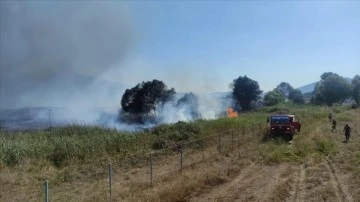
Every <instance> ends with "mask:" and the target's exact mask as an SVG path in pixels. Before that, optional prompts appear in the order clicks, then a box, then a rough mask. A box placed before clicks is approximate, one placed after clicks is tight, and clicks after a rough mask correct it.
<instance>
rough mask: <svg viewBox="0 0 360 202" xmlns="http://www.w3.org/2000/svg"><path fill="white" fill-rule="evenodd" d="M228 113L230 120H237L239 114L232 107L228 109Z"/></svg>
mask: <svg viewBox="0 0 360 202" xmlns="http://www.w3.org/2000/svg"><path fill="white" fill-rule="evenodd" d="M226 112H227V116H228V117H230V118H235V117H237V116H238V113H237V112H236V111H234V109H233V108H231V107H228V108H227V110H226Z"/></svg>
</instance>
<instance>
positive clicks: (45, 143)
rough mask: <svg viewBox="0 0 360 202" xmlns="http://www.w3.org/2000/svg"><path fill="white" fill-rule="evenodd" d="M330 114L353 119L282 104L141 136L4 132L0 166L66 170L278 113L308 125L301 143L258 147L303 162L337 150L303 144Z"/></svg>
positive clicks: (69, 129)
mask: <svg viewBox="0 0 360 202" xmlns="http://www.w3.org/2000/svg"><path fill="white" fill-rule="evenodd" d="M329 111H337V114H336V116H337V117H338V118H339V119H340V120H347V118H348V117H349V118H351V116H350V115H349V114H347V112H346V111H345V110H344V109H343V108H341V107H339V106H336V107H335V108H333V109H332V108H328V107H319V106H312V105H300V106H298V105H292V104H281V105H278V106H272V107H262V108H259V109H256V110H254V111H252V112H247V113H241V112H240V113H239V116H238V117H237V118H227V117H223V118H219V119H216V120H202V119H200V120H196V121H194V122H189V123H186V122H178V123H174V124H162V125H159V126H157V127H154V128H152V129H150V130H148V131H141V132H122V131H117V130H115V129H107V128H102V127H97V126H86V125H76V124H73V125H68V126H64V127H59V128H53V129H52V130H47V131H44V130H39V131H28V132H16V133H4V132H0V146H1V148H0V166H1V164H3V165H6V166H14V165H16V164H18V163H19V162H21V161H22V160H23V159H25V158H30V159H38V160H42V161H44V160H45V161H49V162H51V163H52V164H54V165H55V166H57V167H62V166H66V165H68V164H69V163H72V161H74V160H75V161H80V162H81V161H87V160H89V159H90V160H91V159H96V158H105V159H108V160H109V159H112V160H119V159H122V158H124V157H128V156H132V155H135V154H141V153H147V152H149V151H151V150H153V149H163V148H166V147H168V146H171V145H174V143H179V142H187V141H192V140H195V139H199V138H205V137H209V136H213V135H216V134H219V133H223V132H226V131H230V130H241V129H242V128H251V127H255V128H258V127H259V124H261V125H260V126H261V127H266V124H267V123H266V117H267V116H269V115H270V114H273V113H277V112H288V113H291V114H295V115H297V116H298V117H299V118H300V121H301V123H302V124H303V127H302V131H301V134H299V138H300V139H299V138H298V139H299V140H298V141H296V142H295V143H294V145H293V147H288V145H287V143H286V142H281V141H279V140H272V141H268V142H265V143H263V144H262V145H261V146H260V147H259V148H260V150H261V151H260V153H261V154H262V155H263V157H264V158H265V159H268V160H269V161H271V162H281V161H301V160H302V159H303V158H305V157H306V156H308V155H309V154H311V153H313V152H317V153H320V154H323V155H329V154H332V153H334V152H336V151H337V148H336V145H335V144H334V142H333V140H331V139H327V138H324V137H321V138H320V137H319V138H315V139H313V140H311V141H310V142H303V141H302V140H301V136H303V137H306V136H308V135H309V134H311V133H312V132H313V130H314V128H315V127H317V126H318V124H319V123H323V122H326V121H327V114H328V112H329ZM262 124H263V125H262ZM304 139H306V138H304Z"/></svg>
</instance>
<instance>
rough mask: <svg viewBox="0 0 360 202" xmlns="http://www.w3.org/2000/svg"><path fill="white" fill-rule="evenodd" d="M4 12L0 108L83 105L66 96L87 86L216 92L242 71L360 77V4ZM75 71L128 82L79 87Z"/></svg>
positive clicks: (25, 5)
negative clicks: (154, 84) (153, 83)
mask: <svg viewBox="0 0 360 202" xmlns="http://www.w3.org/2000/svg"><path fill="white" fill-rule="evenodd" d="M0 9H1V12H0V15H1V18H0V26H1V27H0V28H1V29H0V67H1V69H0V73H1V74H0V76H1V80H0V82H1V83H0V84H1V86H0V87H1V89H0V93H1V94H0V98H1V103H0V108H8V107H20V106H26V105H32V106H33V105H45V104H46V103H52V104H51V105H54V103H56V101H58V100H61V101H63V100H64V99H65V100H66V101H69V100H73V101H72V102H71V103H72V104H73V103H74V102H75V103H84V102H82V101H74V100H76V99H69V98H70V97H72V98H73V95H74V94H76V95H77V98H79V97H84V96H82V95H83V93H88V94H91V95H92V97H95V96H97V95H102V96H103V97H104V99H103V100H101V99H100V100H99V99H98V100H97V99H94V100H92V102H99V103H101V102H103V101H104V100H105V97H106V95H109V94H111V96H112V97H113V98H114V99H113V100H111V102H113V101H114V102H115V100H116V105H118V103H119V100H120V98H121V95H122V93H123V92H124V90H125V89H126V88H132V87H134V86H135V85H136V84H138V83H140V82H142V81H150V80H153V79H158V80H161V81H163V82H164V83H165V84H166V85H167V86H168V87H169V88H171V87H173V88H175V90H176V91H177V92H194V93H211V92H225V91H230V90H231V89H230V87H229V85H230V84H231V83H232V81H233V80H234V79H236V78H238V77H239V76H245V75H246V76H247V77H249V78H251V79H253V80H255V81H257V82H258V83H259V86H260V89H261V90H263V91H265V92H266V91H270V90H272V89H274V88H275V87H276V86H277V85H278V84H279V83H281V82H288V83H290V84H291V85H292V86H293V87H295V88H297V87H301V86H304V85H307V84H309V83H312V82H315V81H319V80H320V75H321V74H322V73H324V72H334V73H337V74H339V75H340V76H343V77H349V78H353V77H354V76H355V75H357V74H360V12H359V11H360V1H350V0H349V1H290V0H289V1H286V0H284V1H260V0H259V1H240V0H239V1H206V0H204V1H195V0H194V1H115V0H113V1H110V0H108V1H61V2H60V1H31V0H29V1H20V0H19V1H6V0H5V1H1V2H0ZM74 75H83V76H90V77H95V78H100V79H102V80H106V81H111V82H114V83H118V84H119V85H120V86H121V87H122V88H121V89H120V88H119V91H118V92H116V93H114V89H113V88H111V90H105V87H103V88H101V87H102V85H105V84H103V83H101V84H99V83H95V84H94V83H92V84H91V85H88V86H87V88H86V90H83V89H82V90H81V93H79V92H74V91H73V90H74V89H76V88H77V85H78V83H76V82H75V83H71V82H68V81H67V80H66V79H68V78H69V77H71V78H72V77H73V76H74ZM72 84H73V85H72ZM106 85H108V84H106ZM106 88H108V86H106ZM94 89H95V90H94ZM59 92H61V93H59ZM105 94H106V95H105ZM39 98H41V99H39ZM106 98H107V97H106ZM106 100H109V99H106Z"/></svg>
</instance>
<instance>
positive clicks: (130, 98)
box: [121, 79, 175, 116]
mask: <svg viewBox="0 0 360 202" xmlns="http://www.w3.org/2000/svg"><path fill="white" fill-rule="evenodd" d="M174 95H175V90H174V89H173V88H171V89H170V90H169V89H168V88H167V86H166V85H165V84H164V82H162V81H159V80H156V79H154V80H153V81H147V82H142V83H139V84H137V85H136V86H135V87H133V88H131V89H126V90H125V93H124V94H123V96H122V98H121V107H122V109H123V110H124V111H125V112H128V113H130V114H136V115H142V116H156V110H157V109H159V108H161V107H163V105H164V104H165V103H166V102H168V101H171V100H173V98H174Z"/></svg>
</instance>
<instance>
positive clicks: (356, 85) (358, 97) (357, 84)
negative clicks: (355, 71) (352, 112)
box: [351, 75, 360, 105]
mask: <svg viewBox="0 0 360 202" xmlns="http://www.w3.org/2000/svg"><path fill="white" fill-rule="evenodd" d="M351 84H352V87H353V91H352V96H353V98H354V100H355V102H356V103H357V105H360V75H355V76H354V78H353V79H352V80H351Z"/></svg>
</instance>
